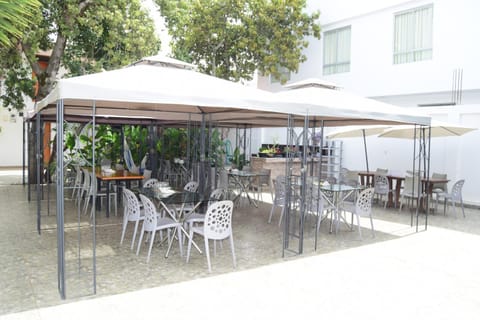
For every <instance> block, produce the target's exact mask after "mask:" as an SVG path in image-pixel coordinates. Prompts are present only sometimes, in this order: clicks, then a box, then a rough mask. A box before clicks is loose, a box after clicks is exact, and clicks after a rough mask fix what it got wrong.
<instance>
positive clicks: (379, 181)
mask: <svg viewBox="0 0 480 320" xmlns="http://www.w3.org/2000/svg"><path fill="white" fill-rule="evenodd" d="M373 182H374V191H373V193H374V194H375V195H376V196H377V200H378V199H379V198H380V199H381V200H383V197H384V196H385V197H386V198H387V199H385V200H383V202H384V205H383V208H386V207H387V200H388V195H389V193H390V192H392V190H390V185H389V183H388V178H387V176H384V175H375V176H374V177H373Z"/></svg>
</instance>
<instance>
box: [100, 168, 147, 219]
mask: <svg viewBox="0 0 480 320" xmlns="http://www.w3.org/2000/svg"><path fill="white" fill-rule="evenodd" d="M95 176H96V177H97V180H98V184H99V185H98V188H97V190H100V184H101V182H105V183H106V189H107V190H106V194H107V199H106V207H107V209H106V215H107V218H108V217H110V183H111V182H112V181H113V182H115V183H116V185H117V187H118V186H119V185H120V182H121V181H125V182H126V183H127V187H130V182H131V181H142V180H143V178H144V177H143V175H141V174H139V173H132V172H130V171H128V170H114V171H111V172H110V171H104V170H101V169H97V171H96V172H95ZM117 189H118V188H117Z"/></svg>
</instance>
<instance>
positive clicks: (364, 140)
mask: <svg viewBox="0 0 480 320" xmlns="http://www.w3.org/2000/svg"><path fill="white" fill-rule="evenodd" d="M362 135H363V148H364V149H365V163H366V164H367V172H370V169H369V168H368V152H367V139H366V138H365V129H362Z"/></svg>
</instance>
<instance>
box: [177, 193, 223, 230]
mask: <svg viewBox="0 0 480 320" xmlns="http://www.w3.org/2000/svg"><path fill="white" fill-rule="evenodd" d="M224 197H225V189H223V188H218V189H215V190H213V191H212V192H211V193H210V197H209V198H208V206H207V208H208V207H210V206H211V205H212V204H213V203H215V202H217V201H220V200H222V199H223V198H224ZM204 220H205V213H199V212H191V213H190V214H187V215H186V218H185V224H186V225H187V230H189V229H190V228H191V227H192V225H193V224H194V223H203V222H204Z"/></svg>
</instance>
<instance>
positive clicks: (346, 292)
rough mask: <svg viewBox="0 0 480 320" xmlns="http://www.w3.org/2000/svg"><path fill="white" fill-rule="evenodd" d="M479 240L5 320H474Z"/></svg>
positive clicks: (425, 241)
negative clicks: (311, 319) (303, 319)
mask: <svg viewBox="0 0 480 320" xmlns="http://www.w3.org/2000/svg"><path fill="white" fill-rule="evenodd" d="M479 240H480V239H479V236H478V235H471V234H467V233H461V232H455V231H448V230H442V229H436V228H431V229H430V230H429V231H428V232H421V233H418V234H415V235H412V236H409V237H404V238H401V239H398V240H394V241H389V242H387V243H380V244H373V245H369V246H363V247H359V248H354V249H348V250H344V251H339V252H334V253H329V254H324V255H321V256H314V257H307V258H304V259H296V260H294V261H288V262H284V263H280V264H275V265H270V266H266V267H262V268H258V269H253V270H248V271H243V272H236V273H229V274H225V275H221V276H217V277H211V278H205V279H199V280H195V281H188V282H182V283H177V284H173V285H168V286H163V287H157V288H153V289H146V290H140V291H135V292H130V293H125V294H120V295H115V296H109V297H103V298H98V299H92V300H87V301H80V302H75V303H69V304H64V305H59V306H55V307H49V308H42V309H37V310H31V311H28V312H23V313H18V314H10V315H6V316H3V317H1V318H0V319H49V320H53V319H65V318H68V319H69V320H74V319H82V320H83V319H86V318H88V317H95V318H98V319H157V318H163V319H193V318H195V319H273V318H280V319H288V318H290V319H294V318H301V317H302V316H310V317H318V318H319V319H435V320H440V319H457V320H458V319H472V320H473V319H478V316H479V314H480V271H479V270H480V259H479V245H480V241H479Z"/></svg>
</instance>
